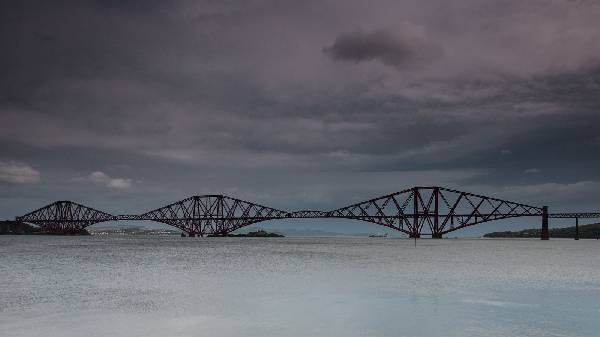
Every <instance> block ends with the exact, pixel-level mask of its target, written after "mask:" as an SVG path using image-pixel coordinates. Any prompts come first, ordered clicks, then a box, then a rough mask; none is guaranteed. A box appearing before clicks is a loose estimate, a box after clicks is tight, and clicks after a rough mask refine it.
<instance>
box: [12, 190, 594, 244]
mask: <svg viewBox="0 0 600 337" xmlns="http://www.w3.org/2000/svg"><path fill="white" fill-rule="evenodd" d="M517 217H539V218H541V239H542V240H548V238H549V235H548V221H549V219H550V218H574V219H576V224H578V223H579V221H578V220H579V218H600V213H549V212H548V207H547V206H542V207H537V206H530V205H526V204H522V203H518V202H513V201H508V200H502V199H498V198H493V197H488V196H483V195H478V194H473V193H468V192H462V191H457V190H453V189H449V188H444V187H438V186H434V187H413V188H409V189H405V190H402V191H400V192H395V193H391V194H387V195H384V196H380V197H377V198H373V199H370V200H366V201H362V202H359V203H356V204H352V205H350V206H346V207H342V208H338V209H335V210H331V211H314V210H306V211H285V210H279V209H275V208H271V207H267V206H263V205H259V204H256V203H252V202H249V201H244V200H240V199H236V198H233V197H229V196H224V195H202V196H192V197H189V198H186V199H183V200H180V201H177V202H174V203H172V204H169V205H167V206H164V207H161V208H158V209H155V210H151V211H148V212H146V213H142V214H135V215H132V214H127V215H112V214H109V213H106V212H103V211H99V210H96V209H93V208H91V207H87V206H84V205H81V204H78V203H75V202H72V201H56V202H53V203H51V204H49V205H47V206H44V207H42V208H40V209H38V210H35V211H33V212H30V213H28V214H25V215H23V216H19V217H16V220H17V221H21V222H26V223H30V224H34V225H37V226H39V227H41V228H42V230H44V231H46V232H56V233H69V232H77V231H80V230H82V229H84V228H86V227H88V226H91V225H94V224H97V223H101V222H106V221H122V220H135V221H143V220H147V221H156V222H161V223H164V224H167V225H170V226H173V227H176V228H178V229H180V230H182V231H183V232H185V233H187V235H188V236H205V235H217V236H219V235H227V234H228V233H231V232H233V231H235V230H237V229H239V228H242V227H245V226H249V225H252V224H255V223H258V222H262V221H269V220H277V219H294V218H302V219H306V218H313V219H314V218H338V219H354V220H360V221H365V222H369V223H373V224H377V225H380V226H384V227H387V228H391V229H394V230H397V231H399V232H402V233H405V234H407V235H408V236H409V237H412V238H419V237H421V236H431V237H433V238H442V236H444V235H446V234H448V233H450V232H453V231H457V230H460V229H462V228H465V227H469V226H474V225H477V224H481V223H485V222H490V221H494V220H501V219H508V218H517Z"/></svg>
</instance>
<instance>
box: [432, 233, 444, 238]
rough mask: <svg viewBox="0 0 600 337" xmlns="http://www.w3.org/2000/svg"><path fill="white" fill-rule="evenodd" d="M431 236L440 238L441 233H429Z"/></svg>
mask: <svg viewBox="0 0 600 337" xmlns="http://www.w3.org/2000/svg"><path fill="white" fill-rule="evenodd" d="M431 238H432V239H441V238H442V233H433V234H431Z"/></svg>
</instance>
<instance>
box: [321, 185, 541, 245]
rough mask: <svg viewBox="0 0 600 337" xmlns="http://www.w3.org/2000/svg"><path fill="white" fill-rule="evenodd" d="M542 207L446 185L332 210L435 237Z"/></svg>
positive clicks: (535, 213)
mask: <svg viewBox="0 0 600 337" xmlns="http://www.w3.org/2000/svg"><path fill="white" fill-rule="evenodd" d="M541 215H542V208H540V207H534V206H529V205H525V204H520V203H516V202H511V201H506V200H501V199H496V198H490V197H486V196H482V195H477V194H472V193H467V192H461V191H456V190H451V189H447V188H443V187H414V188H411V189H407V190H404V191H400V192H397V193H392V194H389V195H385V196H382V197H379V198H375V199H371V200H367V201H364V202H360V203H357V204H354V205H351V206H348V207H343V208H340V209H337V210H335V211H333V212H331V217H336V218H348V219H357V220H362V221H367V222H372V223H376V224H379V225H382V226H386V227H389V228H392V229H395V230H398V231H400V232H404V233H406V234H408V235H409V236H411V237H420V236H421V235H422V234H423V229H424V228H427V229H428V233H427V232H426V233H427V234H430V235H432V236H433V237H434V238H440V237H442V235H444V234H447V233H449V232H452V231H455V230H458V229H461V228H464V227H468V226H473V225H476V224H479V223H482V222H487V221H491V220H499V219H506V218H513V217H521V216H541Z"/></svg>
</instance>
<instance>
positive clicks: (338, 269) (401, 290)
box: [0, 236, 600, 337]
mask: <svg viewBox="0 0 600 337" xmlns="http://www.w3.org/2000/svg"><path fill="white" fill-rule="evenodd" d="M0 336H4V337H17V336H19V337H21V336H22V337H36V336H43V337H53V336H56V337H74V336H86V337H89V336H128V337H132V336H210V337H220V336H260V337H269V336H277V337H286V336H344V337H352V336H571V337H576V336H600V241H596V240H580V241H574V240H550V241H546V242H542V241H540V240H508V239H504V240H490V239H485V240H484V239H444V240H431V239H429V240H427V239H422V240H419V241H418V242H417V245H416V247H415V245H414V242H413V241H412V240H408V239H395V238H180V237H142V236H127V237H106V236H104V237H98V236H93V237H41V236H4V237H0Z"/></svg>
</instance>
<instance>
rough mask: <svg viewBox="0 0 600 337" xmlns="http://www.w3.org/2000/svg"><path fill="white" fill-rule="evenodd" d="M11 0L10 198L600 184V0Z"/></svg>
mask: <svg viewBox="0 0 600 337" xmlns="http://www.w3.org/2000/svg"><path fill="white" fill-rule="evenodd" d="M1 6H2V8H1V10H0V27H1V29H0V50H2V51H3V52H2V53H1V54H0V71H1V72H2V73H1V76H0V163H2V167H0V169H1V170H0V171H1V172H3V173H0V174H2V177H3V178H0V185H1V186H2V189H1V193H0V198H2V200H3V202H6V203H3V204H2V206H1V207H2V208H1V209H0V213H1V214H5V215H6V216H8V215H10V216H12V215H15V214H18V213H21V211H25V210H27V209H30V208H33V207H35V206H40V205H39V204H41V203H43V202H46V201H51V200H53V199H56V198H61V199H63V198H71V199H76V200H80V201H84V202H88V203H91V204H93V205H97V206H98V207H99V208H100V207H106V208H107V209H111V210H114V211H116V212H119V211H120V212H122V211H126V210H127V208H129V207H128V205H131V208H133V209H136V210H138V209H142V210H143V209H144V208H145V207H147V204H152V205H153V206H157V207H158V206H160V205H161V203H163V202H170V201H172V200H173V199H176V198H180V197H185V196H187V195H190V194H201V193H227V194H233V195H236V196H239V197H243V198H247V199H250V200H256V201H259V202H262V203H264V204H273V205H274V206H277V207H281V208H292V209H293V208H310V207H323V208H328V207H336V206H342V204H343V203H344V202H345V200H352V201H359V200H360V199H361V198H363V197H365V196H368V197H373V196H376V195H377V194H378V193H380V192H381V193H384V192H391V191H393V190H397V189H402V188H405V187H409V186H412V185H418V184H422V185H433V184H441V185H450V186H452V187H456V188H463V189H467V190H472V191H474V192H482V193H483V192H486V193H490V194H495V195H499V196H502V197H507V198H511V197H514V198H518V199H519V200H520V201H523V202H531V203H535V204H537V203H540V204H541V203H545V202H548V203H550V202H551V203H553V204H556V205H565V207H566V206H569V205H572V204H573V203H574V202H572V200H576V199H577V203H579V202H580V199H579V198H576V197H575V196H576V195H585V196H598V195H600V193H599V192H598V191H596V192H594V191H595V190H596V188H597V186H598V182H600V173H599V172H600V169H599V168H600V142H599V141H598V139H599V138H598V135H597V130H598V128H599V127H600V124H599V123H600V119H599V118H598V111H600V101H599V100H598V97H599V96H600V72H599V71H598V69H600V62H599V61H600V60H599V59H598V55H600V47H599V46H600V34H599V33H598V30H597V17H598V15H600V9H599V6H597V5H595V4H594V3H591V2H568V1H553V2H527V3H525V2H520V1H492V2H490V3H486V4H483V3H481V2H480V1H475V0H473V1H471V0H462V1H456V2H448V1H430V2H427V3H424V2H422V1H416V0H415V1H403V2H395V1H390V2H385V1H382V2H381V3H377V4H376V5H373V4H372V3H371V2H367V1H343V2H342V1H340V2H336V1H333V2H321V1H302V2H298V1H240V2H237V1H200V2H199V1H175V2H141V1H124V2H121V1H110V2H106V1H61V2H48V1H38V2H26V1H19V2H17V1H15V2H12V3H11V2H2V5H1ZM566 12H568V13H570V14H569V15H568V16H567V15H564V13H566ZM324 48H325V49H324ZM368 61H370V62H368ZM532 169H537V170H539V172H537V173H535V174H531V173H526V172H531V170H532ZM528 170H529V171H528ZM19 182H23V183H19ZM24 182H27V183H24ZM561 196H567V197H561ZM589 200H592V201H588V204H587V207H588V208H594V204H593V198H590V199H589ZM581 207H583V206H581Z"/></svg>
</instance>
